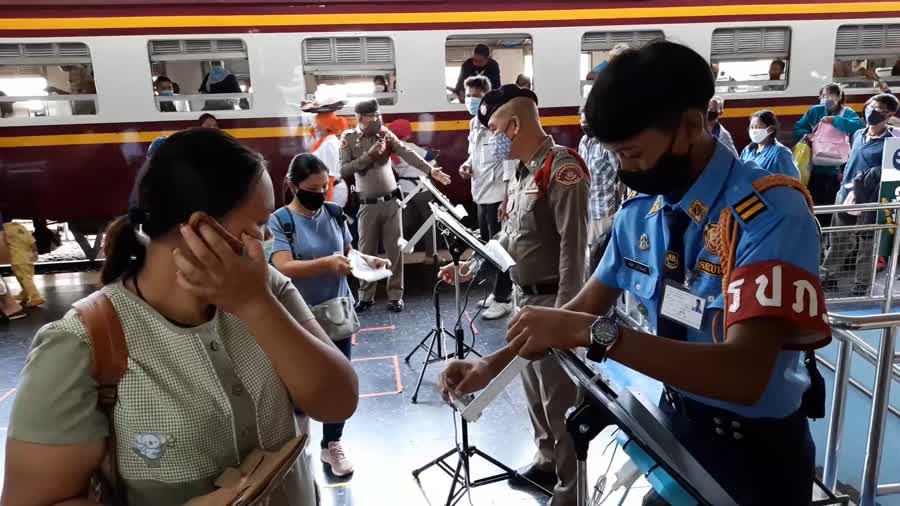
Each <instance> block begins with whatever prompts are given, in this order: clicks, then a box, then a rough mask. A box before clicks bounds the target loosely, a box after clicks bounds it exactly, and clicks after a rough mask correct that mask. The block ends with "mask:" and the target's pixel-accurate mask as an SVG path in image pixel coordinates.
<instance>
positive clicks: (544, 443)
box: [442, 85, 590, 506]
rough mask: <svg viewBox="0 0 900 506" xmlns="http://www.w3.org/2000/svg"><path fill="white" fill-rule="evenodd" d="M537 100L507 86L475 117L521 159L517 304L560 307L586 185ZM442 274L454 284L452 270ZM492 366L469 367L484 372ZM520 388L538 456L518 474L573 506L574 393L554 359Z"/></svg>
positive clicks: (533, 368)
mask: <svg viewBox="0 0 900 506" xmlns="http://www.w3.org/2000/svg"><path fill="white" fill-rule="evenodd" d="M537 102H538V100H537V96H536V95H535V94H534V93H533V92H531V91H530V90H526V89H521V88H519V87H518V86H516V85H505V86H502V87H501V88H500V89H498V90H495V91H492V92H490V93H488V94H487V95H485V97H484V99H483V100H482V105H481V109H480V111H479V115H478V119H479V120H480V121H481V123H482V124H484V125H485V126H487V128H489V129H490V131H491V133H492V134H493V137H492V138H491V139H490V140H489V141H488V143H489V145H490V148H491V150H492V151H493V153H494V155H495V158H496V159H499V160H516V159H518V160H521V163H519V165H518V167H517V169H516V174H515V176H514V177H513V179H512V181H510V197H509V205H508V208H507V212H508V215H509V220H508V223H507V225H506V228H505V234H501V237H500V242H501V244H503V245H504V247H506V249H507V251H509V253H510V255H511V256H512V257H513V259H514V260H515V261H516V266H515V267H513V269H512V279H513V281H514V282H515V283H516V285H517V286H518V288H519V290H520V292H521V295H522V296H521V297H520V300H519V304H520V306H525V305H532V306H545V307H561V306H562V305H564V304H566V303H567V302H568V301H569V300H570V299H571V298H572V297H574V296H575V295H576V294H577V293H578V291H579V290H580V288H581V286H582V285H583V284H584V276H585V273H584V269H585V256H586V254H587V223H588V192H589V182H590V179H589V176H588V171H587V168H586V167H585V165H584V162H583V161H582V160H581V158H580V157H579V156H578V154H577V153H575V152H574V151H571V150H569V149H567V148H565V147H562V146H558V145H556V144H555V143H554V142H553V138H552V137H550V136H549V135H547V133H545V132H544V130H543V129H542V128H541V124H540V117H539V116H538V108H537ZM463 270H465V269H463ZM443 273H444V279H445V280H447V281H452V271H451V270H450V269H448V268H445V269H444V271H443ZM490 360H491V357H486V358H484V359H479V360H477V361H472V362H469V365H471V366H472V367H475V368H478V367H486V368H489V367H490V365H489V364H488V363H489V361H490ZM463 362H466V361H463ZM465 367H467V366H463V368H465ZM463 368H460V367H459V366H452V365H451V366H450V367H449V368H448V370H447V371H445V373H444V376H445V377H444V378H442V387H443V386H444V385H446V384H447V383H446V380H447V378H446V376H447V375H454V374H457V373H459V374H462V373H464V372H465V371H463V370H462V369H463ZM522 382H523V385H524V387H525V394H526V397H527V399H528V404H529V406H528V412H529V415H530V417H531V422H532V425H533V427H534V437H535V443H536V445H537V447H538V451H537V454H536V456H535V458H534V461H533V462H532V464H531V465H530V466H528V467H527V468H526V469H523V470H520V474H521V475H523V476H525V477H527V478H529V479H531V480H532V481H534V482H536V483H539V484H541V485H546V486H547V488H552V489H553V499H552V500H551V502H550V504H551V505H553V506H562V505H569V504H574V503H575V501H576V489H575V479H576V462H575V460H576V459H575V452H574V448H573V446H572V442H571V440H570V438H569V435H568V434H567V433H566V427H565V422H566V420H565V413H566V410H568V409H569V408H570V407H572V406H573V405H574V404H575V402H576V396H577V387H576V386H575V385H574V384H573V383H572V381H571V380H570V379H569V377H568V376H567V375H566V373H565V372H564V371H563V370H562V368H561V367H560V365H559V363H558V362H557V361H556V360H555V359H551V358H548V359H546V360H539V361H535V362H532V363H531V364H530V365H529V366H528V367H527V368H526V369H525V371H524V372H523V374H522ZM453 383H454V384H455V382H453ZM464 386H465V385H463V384H460V385H456V387H457V388H460V389H462V388H464Z"/></svg>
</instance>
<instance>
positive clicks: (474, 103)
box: [466, 97, 481, 116]
mask: <svg viewBox="0 0 900 506" xmlns="http://www.w3.org/2000/svg"><path fill="white" fill-rule="evenodd" d="M479 107H481V97H466V109H468V110H469V114H471V115H472V116H477V115H478V108H479Z"/></svg>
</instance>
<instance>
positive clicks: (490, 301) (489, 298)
mask: <svg viewBox="0 0 900 506" xmlns="http://www.w3.org/2000/svg"><path fill="white" fill-rule="evenodd" d="M493 303H494V294H490V295H488V296H487V298H486V299H481V300H479V301H478V304H475V307H477V308H478V309H481V308H483V307H491V304H493Z"/></svg>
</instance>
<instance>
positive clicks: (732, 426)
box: [663, 386, 806, 443]
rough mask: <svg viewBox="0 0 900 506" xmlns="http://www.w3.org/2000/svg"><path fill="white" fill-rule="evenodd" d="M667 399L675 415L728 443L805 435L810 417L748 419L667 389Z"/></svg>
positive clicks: (794, 414) (791, 416) (795, 413)
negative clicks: (787, 435) (796, 434)
mask: <svg viewBox="0 0 900 506" xmlns="http://www.w3.org/2000/svg"><path fill="white" fill-rule="evenodd" d="M663 395H664V396H665V399H666V401H667V402H669V404H670V405H671V406H672V407H673V408H674V409H675V411H676V412H677V413H678V414H679V415H681V416H684V417H685V418H687V419H689V420H690V421H691V422H692V423H695V424H697V425H698V426H699V427H700V428H701V429H704V430H708V431H709V432H710V433H711V434H712V435H714V436H715V437H720V438H722V440H723V442H724V441H733V442H738V441H741V442H743V441H750V442H751V443H752V442H753V441H760V440H763V439H765V438H773V437H774V438H777V437H778V436H780V435H784V434H790V433H792V432H793V431H801V430H803V429H804V427H805V424H806V416H805V415H804V414H803V413H802V412H801V411H800V410H797V411H795V412H794V413H791V414H790V415H788V416H786V417H785V418H746V417H743V416H740V415H738V414H736V413H733V412H731V411H728V410H725V409H721V408H716V407H713V406H710V405H708V404H704V403H702V402H699V401H696V400H694V399H691V398H689V397H687V396H685V395H682V394H681V393H680V392H678V391H676V390H674V389H672V388H669V387H668V386H667V387H665V389H664V391H663Z"/></svg>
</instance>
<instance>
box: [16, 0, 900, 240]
mask: <svg viewBox="0 0 900 506" xmlns="http://www.w3.org/2000/svg"><path fill="white" fill-rule="evenodd" d="M4 18H5V19H4V22H3V23H2V24H0V91H2V92H3V94H2V95H0V106H2V107H0V111H2V116H3V117H2V119H0V210H2V212H3V213H4V214H7V215H10V216H14V217H17V218H43V219H52V220H60V221H67V222H69V223H70V224H71V225H72V227H73V230H75V231H77V232H82V233H93V232H94V231H96V230H98V229H99V228H100V227H101V226H102V225H103V224H104V223H105V222H106V221H108V220H109V219H110V218H111V217H113V216H115V215H118V214H122V213H123V212H124V211H125V210H126V205H127V195H128V192H129V189H130V187H131V184H132V182H133V179H134V177H135V174H136V172H137V170H138V168H139V167H140V165H141V164H142V163H143V162H144V160H145V158H146V151H147V147H148V145H149V143H150V142H151V141H153V140H154V139H155V138H156V137H158V136H162V135H165V134H166V133H167V132H171V131H173V130H177V129H181V128H185V127H189V126H193V125H196V124H197V119H198V117H199V116H200V115H201V114H202V112H203V111H205V110H211V111H210V112H212V113H213V114H215V115H216V116H217V117H218V119H219V124H220V126H221V127H222V128H224V129H226V130H227V131H228V132H230V133H231V134H233V135H234V136H236V137H238V138H239V139H242V140H243V141H244V142H246V143H247V144H248V145H250V146H252V147H253V148H255V149H257V150H259V151H260V152H262V153H263V154H264V155H265V157H266V158H267V159H268V160H269V162H270V168H271V171H272V175H273V177H274V178H275V180H279V179H280V178H282V177H283V175H284V172H285V170H286V166H287V163H288V161H289V160H290V158H291V157H292V156H293V155H294V154H296V153H298V152H302V151H305V150H307V149H308V148H309V146H310V145H311V138H310V131H309V127H308V125H309V124H310V118H308V117H304V116H303V115H302V114H301V113H300V111H299V105H300V103H301V102H303V101H304V100H309V99H316V98H318V99H323V98H324V97H326V96H328V97H334V96H340V97H343V98H346V99H347V101H348V106H347V108H346V109H344V111H342V113H346V114H351V113H352V104H353V102H355V101H357V100H361V99H364V98H371V97H374V98H377V99H378V100H379V102H381V103H382V104H383V111H384V113H385V116H386V117H385V120H386V121H387V122H389V121H391V120H393V119H396V118H407V119H409V120H410V121H411V122H412V124H413V128H414V131H415V138H414V142H416V143H418V144H420V145H424V146H429V147H431V148H434V149H439V150H441V153H442V155H441V160H440V162H441V165H442V166H444V167H445V168H446V169H448V170H449V172H450V173H451V174H454V173H455V171H456V169H457V168H458V166H459V165H460V163H461V162H462V160H463V159H464V158H465V153H466V145H467V144H466V134H467V129H468V121H469V116H468V113H467V112H466V111H465V108H464V106H463V105H462V104H460V103H459V100H458V98H457V97H456V96H455V95H454V94H453V93H452V92H449V91H448V87H449V88H452V87H453V86H454V85H455V83H456V76H457V73H458V72H459V67H460V66H461V64H462V62H463V61H464V60H465V59H466V58H468V57H469V56H470V55H471V54H472V50H473V48H474V46H475V45H476V44H479V43H484V44H487V45H488V46H490V47H491V49H492V51H493V57H494V58H495V59H496V60H497V61H498V62H499V64H500V67H501V73H502V76H501V77H502V80H503V82H504V83H507V82H513V81H514V80H515V78H516V76H517V75H518V74H525V75H526V76H529V77H531V78H532V82H533V86H534V91H535V92H536V93H537V95H538V96H539V97H540V107H541V114H542V118H543V121H544V124H545V126H546V127H547V128H548V130H549V132H550V133H552V134H553V135H554V137H555V138H556V140H557V142H559V143H561V144H566V145H570V146H576V145H577V142H578V140H579V137H580V130H579V128H578V107H579V106H580V105H581V104H582V103H583V101H584V97H585V95H586V93H587V91H588V90H589V86H590V82H589V81H585V79H586V77H587V74H588V73H589V72H590V71H591V69H593V68H594V67H595V66H596V65H597V64H599V63H601V62H602V61H603V60H604V59H605V58H606V56H607V53H608V51H609V50H610V49H611V48H612V47H613V46H614V45H615V44H617V43H621V42H624V43H627V44H629V45H631V46H639V45H641V44H645V43H647V42H648V41H651V40H654V39H658V38H665V39H668V40H673V41H678V42H681V43H684V44H687V45H689V46H691V47H693V48H694V49H696V50H697V51H698V52H700V53H701V54H703V55H706V56H708V58H709V59H710V62H711V68H713V69H714V70H713V71H714V72H715V74H716V77H717V79H718V81H717V92H718V94H720V95H721V96H722V97H724V98H725V99H726V102H727V103H726V111H725V114H724V118H723V123H724V125H725V126H726V127H727V128H728V129H729V130H730V131H731V132H732V134H733V135H734V137H735V140H736V142H737V144H738V147H739V148H740V147H741V146H742V145H743V144H744V143H746V142H747V135H746V129H747V124H748V116H749V115H750V114H751V113H753V112H754V111H756V110H758V109H762V108H768V109H771V110H773V111H775V112H776V113H777V115H778V116H779V118H780V120H781V123H782V136H783V137H784V138H783V140H784V141H785V142H790V141H791V140H790V138H789V137H790V126H791V125H792V124H793V122H794V121H795V120H796V119H797V118H798V117H799V116H800V115H801V114H802V113H803V112H805V111H806V109H807V108H808V107H809V106H811V105H812V104H814V103H816V102H817V100H818V92H819V89H820V87H821V86H822V85H823V84H825V83H827V82H831V81H832V80H837V81H839V82H842V83H843V84H844V85H845V86H846V90H847V93H848V94H849V95H850V98H849V100H848V105H849V106H851V107H853V108H854V109H856V110H857V112H861V106H862V104H863V102H864V101H865V100H866V98H868V96H871V95H872V94H873V93H876V92H877V89H875V85H876V79H877V81H878V82H883V83H887V84H888V85H891V84H892V79H896V80H898V81H896V82H893V84H895V85H900V77H895V76H897V75H898V74H900V65H897V63H898V61H900V6H898V4H897V2H882V1H863V0H845V1H839V0H817V1H810V0H795V1H793V2H791V3H782V2H778V1H775V0H755V1H754V2H753V3H752V4H750V2H747V1H740V0H683V1H681V0H679V1H674V0H645V1H611V2H605V1H593V2H585V1H575V0H569V1H551V0H543V1H531V0H528V1H522V2H498V1H487V2H486V1H470V0H458V1H456V2H452V3H450V2H431V1H405V0H393V1H392V0H382V1H366V2H362V1H327V0H319V1H315V2H312V1H309V2H307V1H302V0H293V1H287V0H267V1H248V0H242V1H233V0H219V1H215V2H214V1H212V0H199V1H190V2H188V1H174V0H157V1H154V2H146V1H143V2H141V1H134V0H79V1H75V0H31V1H29V2H23V1H17V0H12V2H10V1H7V2H5V7H4ZM775 61H777V62H781V63H782V65H780V67H781V69H782V71H781V72H780V73H778V72H776V73H774V74H771V75H770V69H771V68H773V67H775V68H778V67H779V65H777V64H776V65H774V66H773V65H772V62H775ZM219 67H221V68H222V69H224V70H225V74H224V75H225V76H226V77H227V80H228V82H229V83H231V87H230V88H228V89H219V90H216V91H220V92H222V91H224V93H223V94H217V95H216V96H215V99H212V98H211V96H212V95H211V93H210V92H211V91H213V90H212V88H211V86H212V85H214V84H216V83H219V77H221V75H220V74H221V71H220V70H214V69H216V68H219ZM211 71H213V74H214V77H213V79H210V78H209V76H210V72H211ZM161 76H166V77H168V78H169V79H170V80H172V81H173V82H174V83H175V85H176V88H177V89H176V91H177V94H175V95H168V94H162V95H161V94H160V93H159V91H160V86H159V84H160V83H161V81H160V80H159V78H160V77H161ZM232 76H233V77H232ZM377 76H381V77H382V78H383V79H384V81H385V82H386V83H387V86H386V88H384V89H379V90H377V91H376V88H375V84H374V81H375V79H376V78H377ZM672 79H678V76H664V75H660V76H658V85H659V93H658V94H657V95H656V96H652V97H646V99H647V100H666V93H667V86H666V83H667V82H669V81H670V80H672ZM896 89H900V86H898V87H897V88H896ZM609 121H616V118H609ZM448 192H449V193H450V194H451V197H452V198H454V199H455V200H466V199H467V198H468V189H467V184H466V183H465V182H463V181H460V180H459V178H457V182H455V183H454V184H452V185H451V187H450V188H449V189H448Z"/></svg>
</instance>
